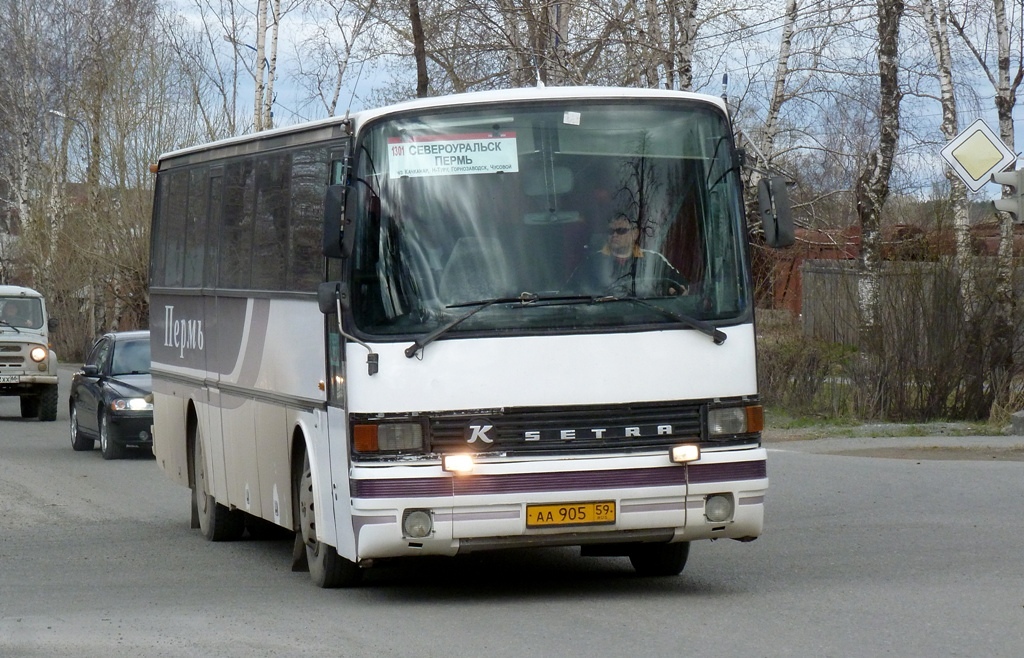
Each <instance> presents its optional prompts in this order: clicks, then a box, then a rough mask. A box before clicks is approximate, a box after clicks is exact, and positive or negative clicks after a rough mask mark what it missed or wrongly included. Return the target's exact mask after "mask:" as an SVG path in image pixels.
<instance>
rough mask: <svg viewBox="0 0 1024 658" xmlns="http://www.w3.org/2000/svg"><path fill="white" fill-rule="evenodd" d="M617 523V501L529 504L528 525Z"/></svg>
mask: <svg viewBox="0 0 1024 658" xmlns="http://www.w3.org/2000/svg"><path fill="white" fill-rule="evenodd" d="M612 523H615V501H612V500H606V501H601V502H596V503H559V504H555V505H527V506H526V527H527V528H546V527H557V526H581V525H609V524H612Z"/></svg>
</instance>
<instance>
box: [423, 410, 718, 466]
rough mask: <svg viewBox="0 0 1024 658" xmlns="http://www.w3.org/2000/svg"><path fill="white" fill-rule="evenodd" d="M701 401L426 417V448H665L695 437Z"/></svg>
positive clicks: (699, 430) (549, 450) (700, 435)
mask: <svg viewBox="0 0 1024 658" xmlns="http://www.w3.org/2000/svg"><path fill="white" fill-rule="evenodd" d="M703 409H704V405H702V404H699V403H649V404H632V405H619V406H601V407H583V408H580V407H572V408H528V409H511V410H507V409H506V410H500V411H488V412H482V413H479V414H451V415H437V416H431V418H430V444H431V445H430V449H431V450H433V451H434V452H450V451H452V450H453V449H462V450H464V449H467V448H468V449H470V450H472V451H473V452H502V453H505V454H553V453H559V454H569V453H588V452H606V451H608V450H614V451H617V452H621V451H626V452H630V451H641V450H650V449H655V448H667V447H669V446H672V445H675V444H677V443H679V441H680V440H689V441H701V440H702V439H703V438H704V437H703V433H702V426H703V423H702V422H701V419H702V418H703V413H704V412H703Z"/></svg>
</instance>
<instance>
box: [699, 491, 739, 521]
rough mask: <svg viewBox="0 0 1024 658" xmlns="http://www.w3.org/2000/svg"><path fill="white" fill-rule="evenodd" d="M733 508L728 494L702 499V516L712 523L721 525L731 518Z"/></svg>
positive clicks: (713, 495)
mask: <svg viewBox="0 0 1024 658" xmlns="http://www.w3.org/2000/svg"><path fill="white" fill-rule="evenodd" d="M734 509H735V506H734V505H733V504H732V496H730V495H729V494H711V495H710V496H708V497H707V498H705V499H704V516H705V517H706V518H707V520H708V521H711V522H712V523H722V522H724V521H728V520H730V519H731V518H732V513H733V511H734Z"/></svg>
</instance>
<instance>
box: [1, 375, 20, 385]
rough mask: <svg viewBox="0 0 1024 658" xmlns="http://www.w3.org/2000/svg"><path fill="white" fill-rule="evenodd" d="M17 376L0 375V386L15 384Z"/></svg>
mask: <svg viewBox="0 0 1024 658" xmlns="http://www.w3.org/2000/svg"><path fill="white" fill-rule="evenodd" d="M17 383H18V376H17V375H0V384H17Z"/></svg>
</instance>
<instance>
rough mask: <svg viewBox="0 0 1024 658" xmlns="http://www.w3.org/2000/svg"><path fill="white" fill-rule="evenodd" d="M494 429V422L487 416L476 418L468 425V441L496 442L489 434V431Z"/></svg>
mask: <svg viewBox="0 0 1024 658" xmlns="http://www.w3.org/2000/svg"><path fill="white" fill-rule="evenodd" d="M493 429H494V424H493V423H491V422H490V421H489V420H487V419H486V418H476V419H474V420H471V421H470V422H469V425H467V426H466V443H476V442H477V441H480V442H481V443H494V439H493V438H491V437H490V436H488V432H490V431H492V430H493Z"/></svg>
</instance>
